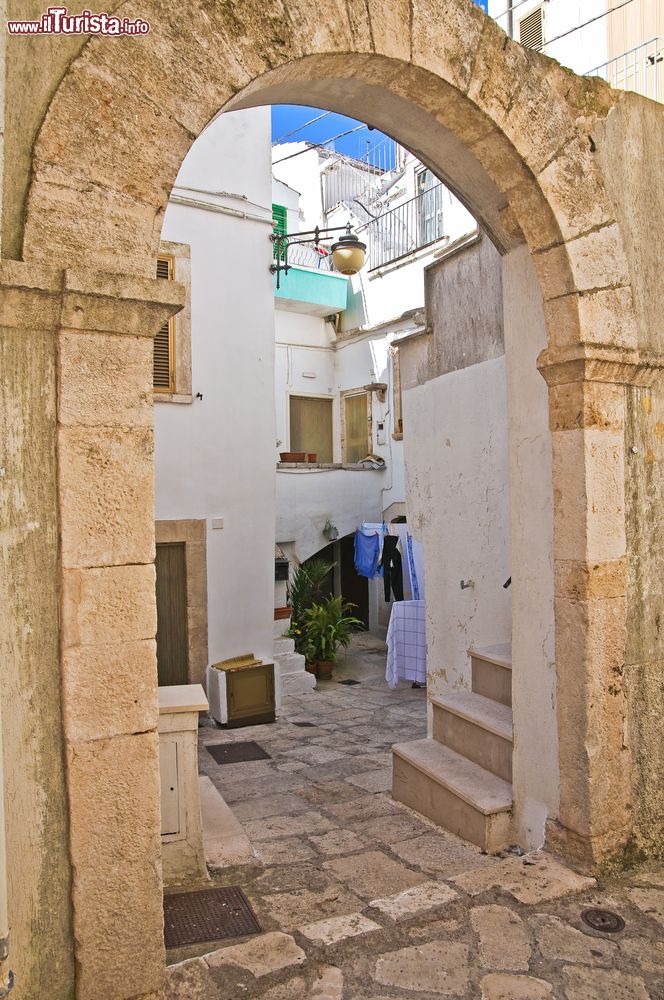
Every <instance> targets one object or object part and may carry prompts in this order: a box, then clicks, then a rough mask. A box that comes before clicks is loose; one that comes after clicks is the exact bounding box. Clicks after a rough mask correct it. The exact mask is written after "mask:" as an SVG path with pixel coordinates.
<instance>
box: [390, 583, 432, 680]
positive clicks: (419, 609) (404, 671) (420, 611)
mask: <svg viewBox="0 0 664 1000" xmlns="http://www.w3.org/2000/svg"><path fill="white" fill-rule="evenodd" d="M385 680H386V681H387V683H388V684H389V686H390V687H391V688H394V687H396V686H397V684H398V683H399V681H400V680H407V681H416V682H417V683H418V684H426V681H427V649H426V632H425V613H424V601H395V602H394V604H393V605H392V614H391V615H390V624H389V626H388V629H387V669H386V670H385Z"/></svg>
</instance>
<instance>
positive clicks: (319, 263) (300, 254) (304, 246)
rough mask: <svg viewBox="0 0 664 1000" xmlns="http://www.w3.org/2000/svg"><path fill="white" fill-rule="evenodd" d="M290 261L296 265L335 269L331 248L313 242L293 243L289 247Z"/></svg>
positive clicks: (324, 269) (325, 269)
mask: <svg viewBox="0 0 664 1000" xmlns="http://www.w3.org/2000/svg"><path fill="white" fill-rule="evenodd" d="M288 263H289V264H290V265H291V266H295V267H315V268H316V270H317V271H333V270H334V268H333V266H332V254H331V253H330V251H329V248H326V247H324V246H318V247H316V245H315V244H314V243H313V241H312V242H311V243H292V244H291V245H290V246H289V248H288Z"/></svg>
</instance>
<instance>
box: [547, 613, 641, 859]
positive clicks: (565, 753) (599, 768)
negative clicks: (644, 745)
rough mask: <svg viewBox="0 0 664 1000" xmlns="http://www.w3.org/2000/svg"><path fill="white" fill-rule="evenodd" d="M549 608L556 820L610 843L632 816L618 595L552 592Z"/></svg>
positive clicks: (622, 833) (622, 627)
mask: <svg viewBox="0 0 664 1000" xmlns="http://www.w3.org/2000/svg"><path fill="white" fill-rule="evenodd" d="M555 612H556V665H557V670H558V686H557V709H558V732H559V756H560V775H561V785H560V818H561V822H562V823H563V824H564V825H565V826H566V827H568V828H570V829H571V830H573V831H574V832H575V833H577V834H579V835H581V836H582V837H587V838H588V839H589V840H592V839H594V838H595V839H596V838H605V839H606V840H610V841H613V843H614V845H617V844H619V843H620V841H621V838H622V839H623V841H624V839H625V835H626V831H628V830H629V828H630V821H631V817H630V810H629V802H630V754H629V750H628V748H627V747H626V746H625V744H624V741H623V733H624V724H625V713H626V705H625V697H624V692H623V688H622V673H623V669H624V663H625V637H626V615H625V599H624V597H613V598H609V599H600V600H594V601H578V600H569V599H566V598H556V601H555ZM589 789H592V795H590V794H588V790H589Z"/></svg>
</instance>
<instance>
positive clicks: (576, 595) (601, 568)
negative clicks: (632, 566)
mask: <svg viewBox="0 0 664 1000" xmlns="http://www.w3.org/2000/svg"><path fill="white" fill-rule="evenodd" d="M625 583H626V564H625V559H624V558H623V559H614V560H612V561H611V562H599V563H587V562H581V561H578V560H574V559H557V560H556V561H555V567H554V588H555V595H556V597H564V598H568V599H569V600H572V601H593V600H597V599H599V598H613V597H624V596H625Z"/></svg>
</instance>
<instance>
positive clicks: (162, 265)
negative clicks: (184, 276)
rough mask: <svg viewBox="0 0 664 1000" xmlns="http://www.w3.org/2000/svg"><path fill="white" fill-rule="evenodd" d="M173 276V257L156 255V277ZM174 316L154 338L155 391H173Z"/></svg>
mask: <svg viewBox="0 0 664 1000" xmlns="http://www.w3.org/2000/svg"><path fill="white" fill-rule="evenodd" d="M174 276H175V259H174V258H173V257H172V256H170V255H166V254H164V255H163V256H159V257H157V277H158V278H165V279H166V280H167V281H172V280H173V278H174ZM174 355H175V317H174V316H171V317H170V319H167V320H166V322H165V323H164V324H163V326H162V327H161V329H160V330H159V332H158V333H157V336H156V337H155V338H154V353H153V356H152V385H153V388H154V391H155V392H174V391H175V365H174Z"/></svg>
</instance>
